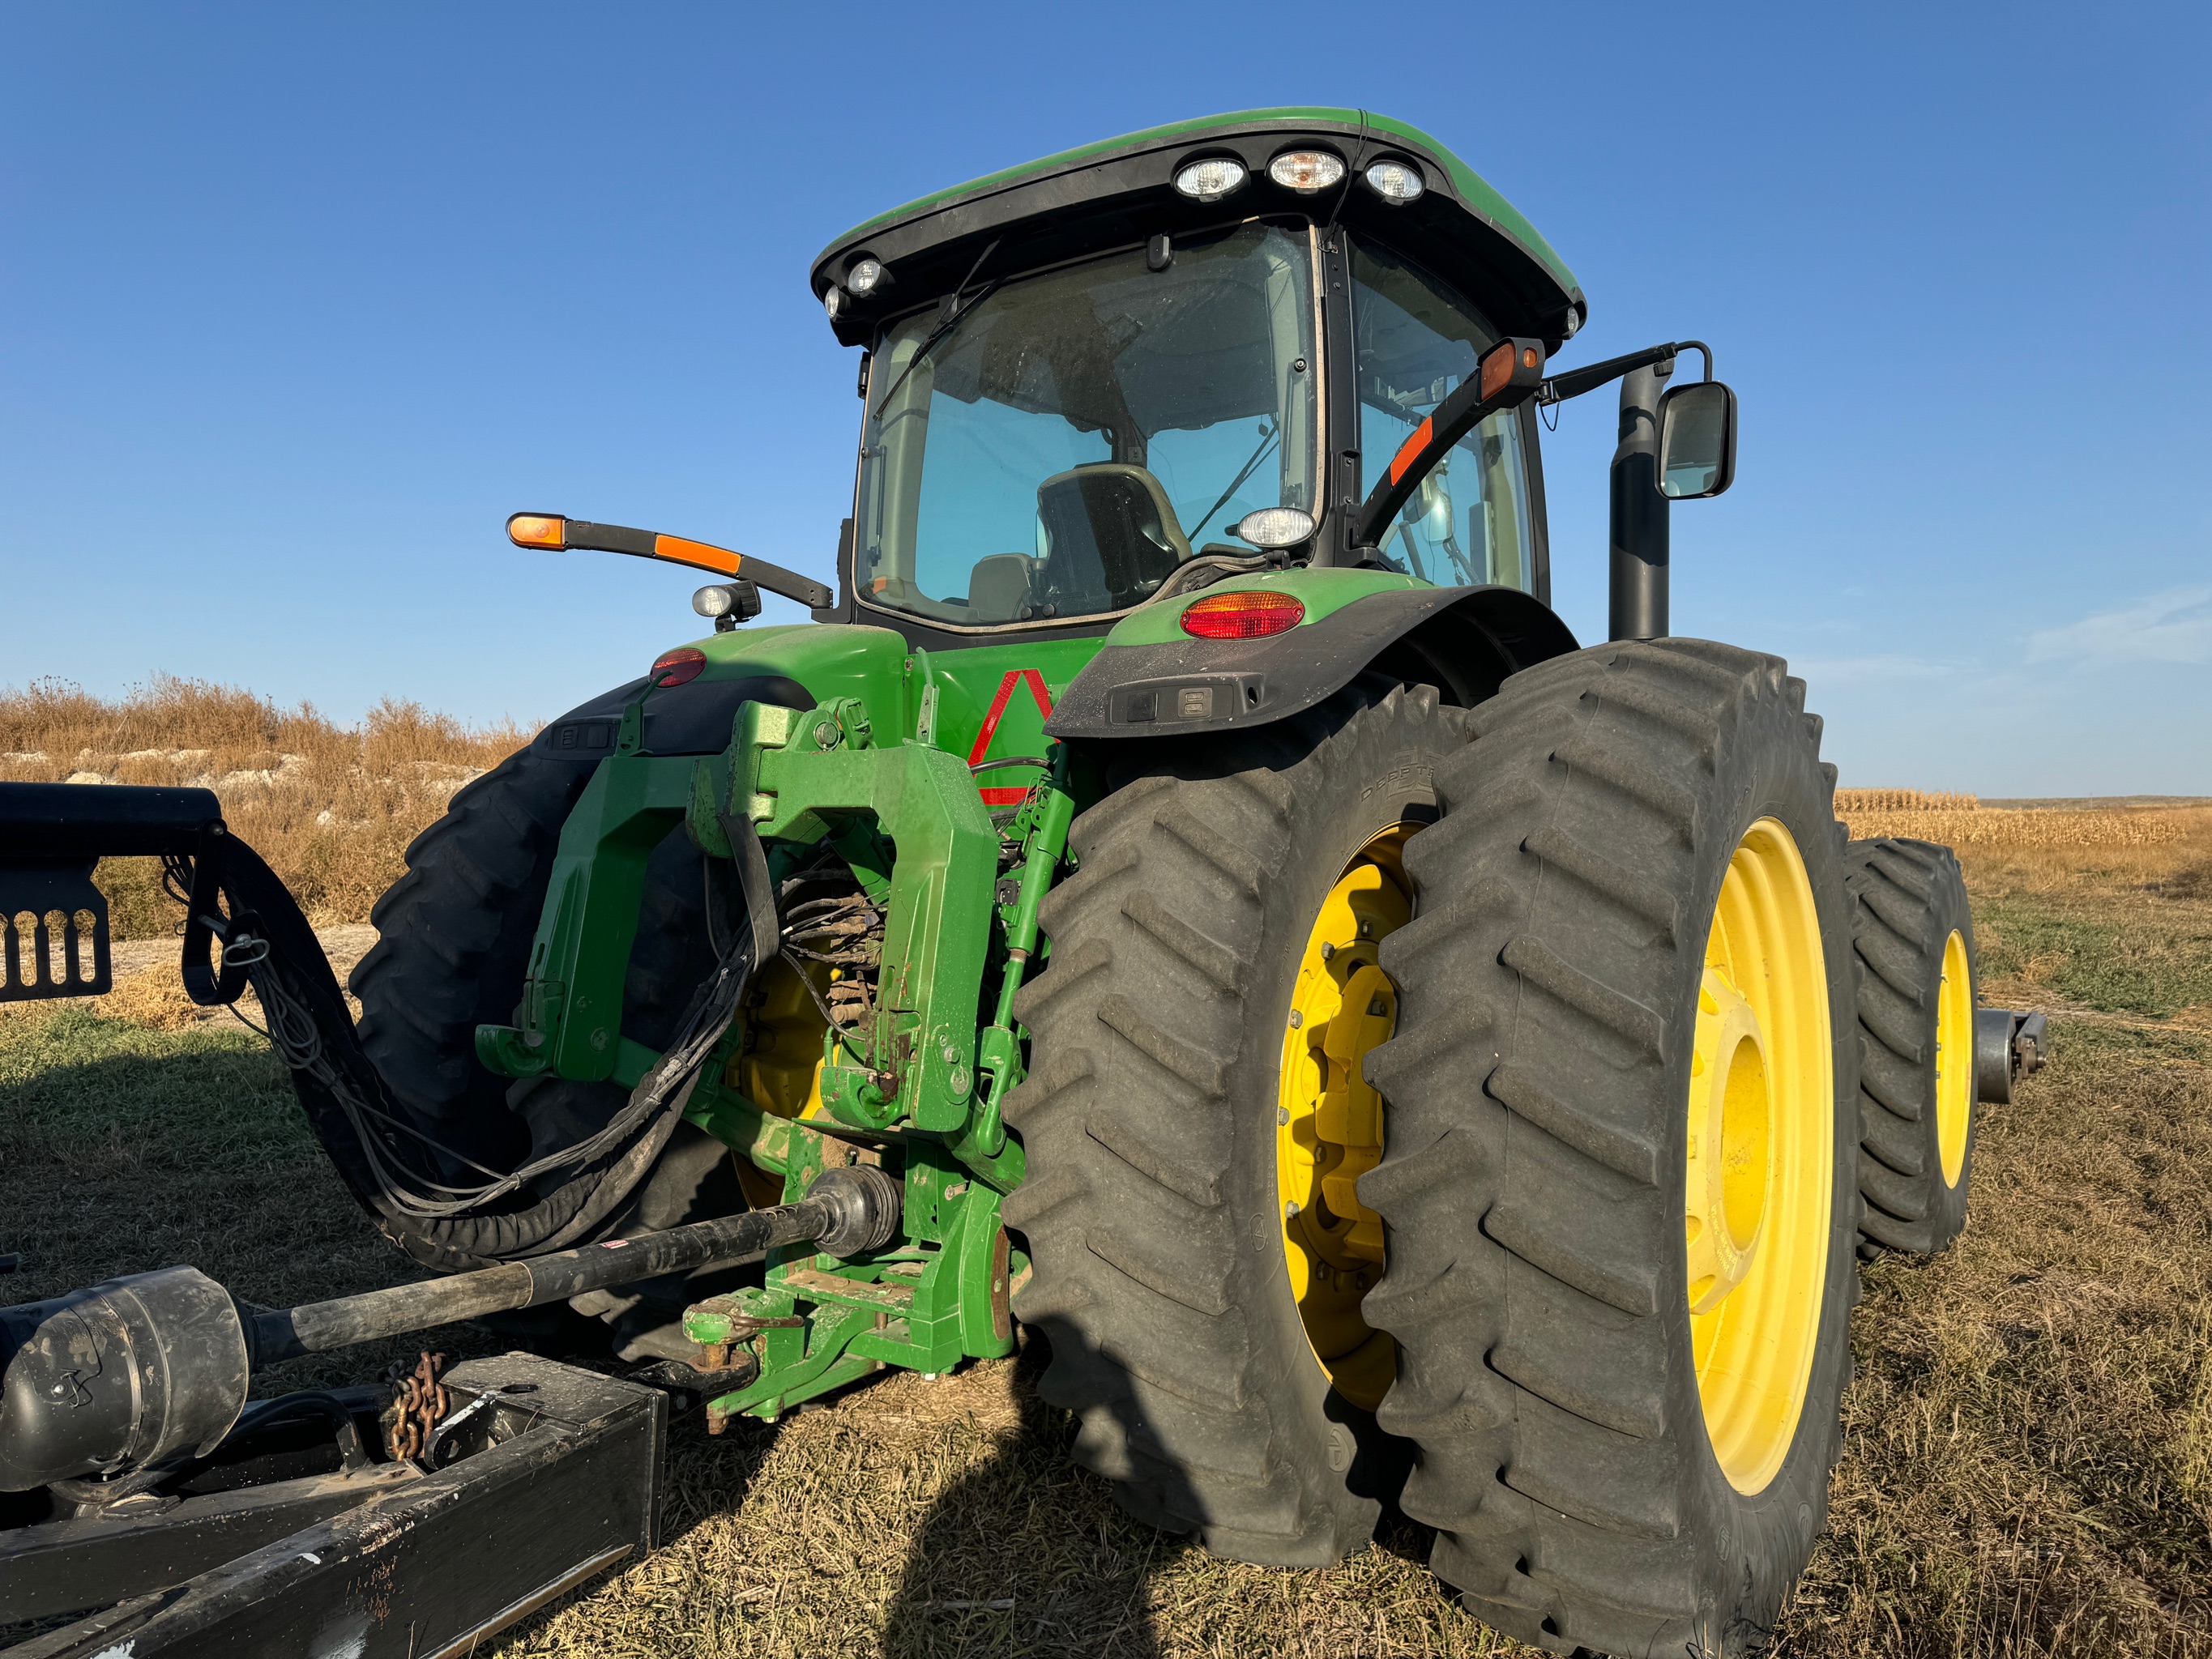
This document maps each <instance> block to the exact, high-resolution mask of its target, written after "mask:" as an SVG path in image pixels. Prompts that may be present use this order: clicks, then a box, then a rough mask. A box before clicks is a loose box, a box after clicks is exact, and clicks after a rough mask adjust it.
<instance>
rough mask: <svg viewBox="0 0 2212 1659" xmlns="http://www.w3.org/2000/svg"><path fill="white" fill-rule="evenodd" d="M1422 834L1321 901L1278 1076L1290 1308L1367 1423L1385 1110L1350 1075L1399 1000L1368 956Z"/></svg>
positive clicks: (1391, 1362)
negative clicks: (1367, 1192)
mask: <svg viewBox="0 0 2212 1659" xmlns="http://www.w3.org/2000/svg"><path fill="white" fill-rule="evenodd" d="M1420 827H1421V826H1420V825H1419V824H1413V823H1399V824H1393V825H1392V826H1391V827H1390V828H1389V829H1386V830H1384V831H1383V833H1382V834H1380V835H1378V836H1375V837H1374V838H1373V839H1372V840H1370V842H1368V843H1367V844H1366V845H1365V846H1364V847H1362V848H1360V849H1359V851H1358V853H1357V854H1354V855H1353V857H1352V861H1351V862H1350V863H1349V864H1347V865H1346V866H1345V868H1344V872H1343V874H1342V875H1340V877H1338V878H1337V882H1336V884H1335V885H1334V887H1332V888H1330V889H1329V890H1328V897H1327V898H1325V899H1323V900H1322V906H1321V914H1320V915H1318V916H1316V918H1315V919H1314V925H1313V928H1312V931H1311V932H1310V933H1309V934H1308V935H1307V937H1306V943H1305V949H1304V952H1303V953H1302V954H1301V955H1300V957H1299V958H1298V972H1297V981H1296V982H1295V983H1294V984H1293V985H1292V987H1291V1006H1290V1009H1289V1012H1288V1015H1287V1017H1286V1018H1285V1023H1284V1030H1283V1054H1282V1062H1281V1066H1280V1068H1279V1071H1278V1073H1277V1074H1276V1075H1277V1082H1276V1103H1275V1185H1276V1199H1277V1203H1276V1212H1277V1213H1278V1215H1279V1216H1280V1217H1281V1218H1282V1226H1283V1255H1284V1257H1285V1260H1286V1261H1287V1262H1288V1264H1289V1267H1290V1271H1291V1295H1292V1296H1293V1297H1295V1298H1296V1299H1297V1304H1298V1316H1299V1318H1300V1319H1301V1321H1302V1322H1304V1326H1305V1333H1306V1340H1307V1342H1308V1343H1309V1344H1310V1346H1312V1349H1313V1352H1314V1358H1316V1360H1318V1361H1319V1362H1320V1364H1321V1368H1322V1371H1323V1372H1325V1373H1326V1374H1327V1375H1328V1380H1329V1381H1330V1383H1333V1384H1334V1385H1335V1388H1336V1390H1337V1392H1338V1393H1340V1394H1341V1395H1343V1396H1344V1397H1345V1398H1346V1400H1349V1401H1352V1403H1353V1404H1354V1405H1356V1406H1360V1407H1365V1408H1366V1409H1367V1410H1369V1411H1373V1410H1374V1409H1375V1408H1376V1407H1377V1406H1379V1405H1381V1404H1382V1403H1383V1395H1385V1394H1387V1393H1388V1392H1389V1388H1390V1383H1391V1379H1392V1377H1393V1376H1395V1372H1396V1368H1397V1358H1396V1352H1395V1348H1394V1347H1393V1346H1392V1344H1391V1340H1390V1338H1389V1336H1388V1335H1387V1334H1385V1333H1383V1332H1381V1331H1378V1330H1375V1329H1373V1328H1370V1326H1369V1325H1368V1323H1367V1322H1366V1320H1364V1318H1362V1317H1361V1316H1360V1311H1359V1304H1360V1301H1361V1299H1362V1298H1363V1297H1365V1296H1366V1294H1367V1292H1368V1291H1370V1290H1371V1289H1372V1288H1373V1287H1374V1285H1375V1284H1376V1281H1377V1280H1379V1279H1381V1278H1382V1277H1383V1218H1382V1217H1380V1216H1378V1215H1376V1213H1375V1212H1374V1211H1372V1210H1370V1209H1369V1208H1367V1207H1366V1206H1364V1205H1363V1204H1361V1203H1360V1201H1359V1193H1358V1180H1359V1177H1360V1176H1362V1175H1363V1174H1364V1173H1365V1172H1366V1171H1367V1170H1371V1169H1373V1168H1374V1167H1375V1165H1376V1164H1377V1163H1378V1162H1380V1161H1381V1159H1382V1157H1383V1099H1382V1097H1381V1096H1379V1095H1377V1094H1376V1092H1375V1091H1374V1090H1372V1089H1370V1088H1369V1087H1368V1086H1367V1079H1365V1078H1364V1077H1363V1076H1362V1075H1361V1074H1360V1062H1361V1061H1362V1060H1364V1059H1365V1058H1366V1057H1367V1051H1368V1050H1369V1049H1370V1048H1373V1047H1374V1046H1375V1045H1376V1043H1378V1042H1382V1041H1383V1039H1384V1038H1386V1037H1388V1036H1389V1035H1390V1032H1391V1030H1392V1029H1393V1028H1394V1027H1395V1025H1396V1024H1397V1019H1398V992H1397V987H1395V986H1394V985H1392V984H1391V983H1390V981H1389V976H1388V975H1385V974H1384V973H1383V970H1382V969H1381V968H1379V967H1377V966H1376V961H1375V951H1376V945H1379V944H1380V943H1381V942H1382V940H1383V938H1384V936H1385V935H1387V934H1389V933H1392V932H1394V931H1395V930H1396V929H1397V928H1400V927H1404V926H1405V924H1406V923H1407V921H1408V920H1410V919H1411V917H1412V916H1413V901H1412V899H1411V898H1410V897H1409V896H1408V893H1407V885H1406V876H1405V870H1404V867H1403V866H1401V863H1400V861H1399V854H1400V853H1401V851H1402V850H1403V848H1404V847H1405V844H1406V842H1407V840H1408V839H1409V838H1410V837H1411V836H1413V834H1414V833H1415V832H1416V831H1417V830H1419V829H1420Z"/></svg>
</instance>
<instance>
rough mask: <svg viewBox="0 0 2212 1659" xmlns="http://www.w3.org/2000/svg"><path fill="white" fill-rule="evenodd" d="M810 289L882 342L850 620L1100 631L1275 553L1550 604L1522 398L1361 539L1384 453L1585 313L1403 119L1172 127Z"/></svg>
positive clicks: (942, 213)
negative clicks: (1497, 360) (1495, 350)
mask: <svg viewBox="0 0 2212 1659" xmlns="http://www.w3.org/2000/svg"><path fill="white" fill-rule="evenodd" d="M814 280H815V285H816V288H817V291H818V292H819V293H820V294H821V295H822V296H823V302H824V306H825V308H826V309H827V311H828V313H829V319H830V324H831V326H832V327H833V328H834V329H835V330H836V334H837V337H838V338H839V339H840V340H842V341H844V342H845V343H848V344H854V345H859V346H860V347H862V348H863V349H864V354H865V355H864V357H863V367H862V369H861V372H860V392H861V396H862V398H863V399H864V404H863V410H862V414H861V439H860V466H859V475H858V477H857V480H856V485H855V494H854V513H853V528H852V532H851V534H850V535H849V537H848V538H847V539H846V541H845V543H844V545H843V548H842V557H841V567H842V568H841V569H840V571H839V575H840V578H841V588H842V592H841V596H840V600H839V609H840V612H841V619H844V620H850V621H856V622H872V623H878V624H879V625H886V626H890V627H893V628H896V629H900V630H901V631H902V632H904V633H906V634H908V635H909V637H917V636H927V635H953V636H972V635H985V634H994V633H1000V632H1004V631H1006V630H1014V629H1018V630H1044V629H1049V630H1054V631H1055V632H1067V633H1091V634H1100V633H1104V632H1106V631H1107V630H1108V629H1110V628H1111V627H1112V625H1113V624H1114V623H1115V622H1116V621H1117V620H1119V619H1120V618H1121V617H1126V616H1127V615H1128V614H1129V613H1130V612H1132V611H1135V610H1137V609H1139V608H1140V607H1142V606H1144V605H1148V604H1152V603H1154V602H1157V601H1160V600H1163V599H1169V598H1172V597H1173V596H1175V595H1176V594H1182V593H1188V592H1191V591H1192V590H1193V589H1194V588H1197V587H1200V586H1207V585H1209V584H1211V583H1212V582H1216V581H1219V580H1223V579H1224V578H1225V577H1228V576H1232V575H1235V574H1240V573H1244V572H1249V571H1253V570H1260V569H1265V568H1269V567H1270V566H1271V565H1272V566H1276V567H1279V566H1282V565H1284V564H1286V563H1298V564H1311V565H1322V566H1327V565H1364V566H1365V567H1366V568H1370V569H1382V570H1388V571H1395V572H1401V573H1403V574H1407V575H1410V576H1413V577H1414V578H1416V579H1418V580H1420V581H1422V582H1425V583H1432V584H1435V585H1437V586H1484V585H1496V586H1504V587H1510V588H1516V589H1519V590H1521V591H1522V592H1528V593H1530V594H1533V595H1535V596H1537V597H1538V598H1542V597H1544V596H1545V594H1546V591H1547V587H1548V573H1547V564H1546V548H1545V544H1544V512H1543V501H1542V483H1541V471H1540V469H1539V466H1538V464H1537V459H1536V437H1535V427H1534V421H1533V418H1532V415H1531V411H1530V410H1529V408H1528V405H1527V404H1525V403H1523V404H1522V405H1521V406H1520V407H1516V408H1511V409H1504V410H1499V411H1498V412H1496V413H1494V414H1492V415H1490V416H1487V417H1486V418H1484V419H1482V420H1481V421H1480V422H1479V423H1477V424H1476V425H1474V427H1473V428H1471V429H1469V430H1468V431H1467V432H1466V433H1464V434H1463V435H1461V436H1460V437H1459V439H1458V440H1457V441H1456V442H1455V443H1453V444H1451V445H1449V447H1448V448H1447V449H1446V450H1445V452H1444V453H1442V454H1440V455H1438V456H1437V457H1435V458H1434V459H1433V460H1432V462H1431V464H1430V465H1426V466H1425V469H1424V471H1423V473H1422V476H1421V477H1420V478H1419V483H1418V485H1417V487H1415V488H1413V489H1411V490H1410V491H1409V492H1408V493H1407V495H1406V497H1405V499H1404V500H1403V501H1402V502H1401V503H1400V504H1398V505H1397V506H1396V508H1395V511H1394V512H1393V513H1391V515H1390V519H1389V523H1388V524H1387V526H1383V527H1382V529H1381V531H1380V533H1379V534H1377V535H1376V536H1375V537H1374V538H1372V542H1371V544H1368V545H1360V544H1358V538H1357V537H1356V535H1355V529H1356V524H1355V521H1356V520H1357V518H1358V514H1357V513H1356V511H1355V510H1354V509H1355V508H1356V507H1358V505H1359V504H1360V503H1361V502H1363V501H1364V500H1365V499H1366V497H1367V496H1368V495H1369V494H1370V491H1371V490H1372V489H1373V487H1374V484H1375V483H1376V477H1377V474H1378V466H1377V462H1378V460H1379V461H1380V463H1381V464H1382V465H1383V466H1386V467H1387V465H1389V461H1390V460H1391V458H1393V457H1394V456H1395V455H1397V454H1398V453H1399V452H1400V451H1401V448H1402V447H1404V446H1405V445H1406V443H1407V441H1408V440H1409V439H1410V438H1412V436H1413V435H1414V434H1415V433H1416V432H1417V431H1418V430H1419V428H1421V426H1422V423H1423V422H1425V421H1426V420H1428V419H1429V418H1430V417H1431V416H1432V415H1433V414H1434V413H1435V412H1436V411H1437V409H1438V408H1439V407H1440V406H1441V405H1443V404H1444V402H1445V400H1446V399H1448V398H1450V396H1451V395H1452V393H1453V392H1455V391H1457V390H1458V389H1459V388H1460V387H1462V386H1464V385H1466V384H1468V382H1469V380H1471V378H1472V377H1473V376H1474V374H1475V373H1476V369H1477V365H1478V364H1479V363H1480V361H1481V360H1482V358H1483V356H1484V355H1485V354H1486V352H1488V351H1489V350H1490V349H1492V347H1494V346H1495V345H1496V344H1497V343H1498V342H1499V341H1500V340H1502V339H1504V338H1507V337H1516V336H1519V337H1535V338H1537V339H1540V340H1541V341H1543V342H1544V343H1545V344H1546V349H1550V348H1551V347H1553V346H1556V345H1557V344H1558V343H1559V342H1560V341H1562V340H1564V339H1565V338H1566V337H1568V336H1570V335H1571V334H1572V333H1573V332H1574V331H1575V329H1576V328H1577V326H1578V325H1580V322H1581V320H1582V316H1583V300H1582V295H1581V292H1580V290H1579V289H1577V287H1576V286H1575V283H1574V280H1573V277H1572V276H1571V274H1570V273H1569V272H1568V270H1567V269H1566V267H1565V264H1563V263H1561V262H1560V260H1559V257H1558V256H1557V255H1556V254H1555V253H1553V252H1552V250H1551V248H1550V247H1549V246H1547V244H1546V243H1545V242H1544V240H1543V239H1542V238H1541V236H1539V235H1537V234H1536V233H1535V232H1534V229H1533V228H1530V227H1529V226H1528V223H1527V222H1526V221H1525V220H1522V218H1521V216H1519V215H1518V214H1516V213H1515V212H1514V211H1513V210H1512V209H1511V208H1510V207H1509V206H1507V205H1506V204H1504V202H1503V201H1502V200H1501V199H1500V198H1499V197H1498V196H1497V195H1496V193H1495V192H1494V191H1491V190H1490V189H1489V187H1488V186H1487V185H1484V184H1483V183H1482V181H1481V180H1480V179H1478V178H1476V177H1475V176H1474V174H1473V173H1471V172H1469V171H1468V169H1467V168H1466V167H1464V166H1463V165H1462V164H1461V163H1460V162H1458V161H1456V160H1455V158H1453V157H1452V156H1451V155H1450V154H1449V151H1447V150H1445V149H1443V147H1442V146H1441V145H1439V144H1437V143H1436V142H1435V141H1434V140H1432V139H1430V138H1428V137H1426V136H1425V135H1423V134H1421V133H1419V132H1418V131H1415V130H1414V129H1413V128H1410V127H1407V126H1403V125H1399V124H1396V123H1393V122H1388V121H1384V120H1382V119H1380V118H1376V117H1373V116H1368V115H1364V114H1362V113H1361V112H1355V111H1349V110H1303V111H1291V110H1274V111H1260V112H1251V113H1247V114H1242V115H1232V116H1222V117H1215V118H1209V119H1206V120H1203V121H1196V122H1190V123H1186V124H1182V125H1176V126H1172V127H1163V128H1158V129H1154V130H1152V131H1148V132H1143V133H1139V134H1135V135H1133V136H1132V137H1127V138H1123V139H1118V140H1115V141H1112V142H1110V143H1107V144H1104V145H1098V146H1092V147H1091V148H1089V149H1082V150H1075V151H1070V152H1067V153H1066V154H1064V155H1057V156H1052V157H1048V158H1046V159H1045V160H1042V161H1037V162H1035V163H1033V164H1031V165H1030V166H1028V167H1022V168H1019V169H1017V170H1015V171H1013V172H1012V173H1001V174H997V175H994V176H993V177H992V178H989V179H981V180H978V181H976V182H975V183H973V184H970V185H963V186H961V187H959V188H957V189H955V190H952V191H946V192H944V193H942V194H940V195H939V196H934V197H928V198H926V199H925V200H923V201H921V202H917V203H915V204H910V205H909V206H908V207H905V208H902V209H900V210H897V211H896V212H893V213H890V214H887V215H884V216H882V217H880V218H878V219H875V220H872V221H870V222H868V223H866V224H864V225H862V226H860V227H858V228H856V229H854V230H853V231H850V232H848V233H847V234H845V235H844V236H842V237H840V238H839V239H838V240H836V242H834V243H833V244H832V245H831V246H830V247H829V249H828V250H827V251H826V252H824V253H823V255H822V256H821V258H819V259H817V262H816V264H815V270H814ZM939 642H941V643H944V644H948V645H949V644H953V643H954V642H955V641H953V640H951V639H946V640H944V641H939ZM961 642H963V643H966V644H970V645H973V644H980V643H984V642H986V641H982V640H980V639H975V638H968V639H965V640H964V641H961Z"/></svg>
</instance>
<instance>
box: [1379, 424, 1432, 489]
mask: <svg viewBox="0 0 2212 1659" xmlns="http://www.w3.org/2000/svg"><path fill="white" fill-rule="evenodd" d="M1435 435H1436V425H1435V423H1434V422H1431V421H1429V420H1426V419H1424V420H1423V421H1422V422H1421V423H1420V425H1419V426H1417V427H1415V428H1413V436H1412V437H1410V438H1408V439H1407V440H1406V441H1405V442H1404V443H1402V444H1401V445H1399V446H1398V453H1396V454H1395V455H1393V456H1392V457H1391V458H1390V482H1391V483H1397V482H1398V480H1399V479H1401V478H1402V477H1405V476H1406V469H1407V467H1409V466H1411V465H1413V463H1414V462H1415V461H1417V460H1419V459H1420V458H1421V452H1422V451H1423V450H1425V449H1426V448H1427V447H1429V440H1430V439H1431V438H1432V437H1434V436H1435Z"/></svg>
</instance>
